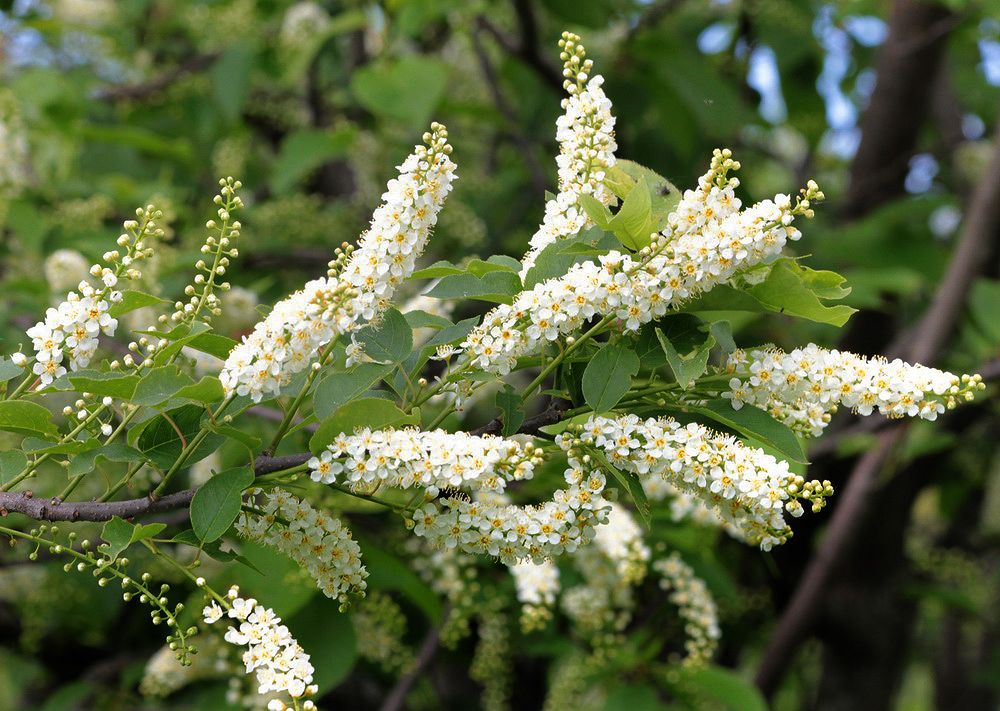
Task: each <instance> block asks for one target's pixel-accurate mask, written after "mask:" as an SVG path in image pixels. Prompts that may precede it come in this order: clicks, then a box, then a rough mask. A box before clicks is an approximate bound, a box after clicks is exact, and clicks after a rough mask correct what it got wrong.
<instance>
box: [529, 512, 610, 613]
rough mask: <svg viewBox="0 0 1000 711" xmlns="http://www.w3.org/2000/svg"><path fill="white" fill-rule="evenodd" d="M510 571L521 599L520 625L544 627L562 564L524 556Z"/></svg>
mask: <svg viewBox="0 0 1000 711" xmlns="http://www.w3.org/2000/svg"><path fill="white" fill-rule="evenodd" d="M601 528H603V526H602V527H601ZM598 530H600V529H598ZM510 574H511V575H513V576H514V587H515V588H516V590H517V600H518V602H520V603H521V628H522V629H523V630H524V631H525V632H530V631H532V630H536V629H540V628H542V627H543V626H544V625H545V623H546V622H548V620H549V619H550V618H551V617H552V606H553V605H555V603H556V595H558V594H559V568H557V567H556V564H555V563H553V562H552V561H551V560H545V561H541V562H539V563H536V562H534V561H532V560H522V561H519V562H518V563H515V564H514V565H512V566H510Z"/></svg>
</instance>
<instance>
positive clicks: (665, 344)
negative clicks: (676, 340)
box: [656, 328, 715, 390]
mask: <svg viewBox="0 0 1000 711" xmlns="http://www.w3.org/2000/svg"><path fill="white" fill-rule="evenodd" d="M656 337H657V339H659V341H660V346H661V347H662V348H663V353H664V355H665V356H666V357H667V364H668V365H669V366H670V371H671V372H672V373H673V374H674V379H675V380H676V381H677V384H678V385H680V386H681V389H682V390H687V389H689V388H690V387H691V385H692V384H694V382H695V381H696V380H697V379H698V378H700V377H701V376H702V375H703V374H704V372H705V369H706V368H708V355H709V353H710V352H711V350H712V347H713V346H714V345H715V338H713V337H712V336H711V335H709V336H708V337H707V338H705V340H704V342H703V343H702V344H701V345H700V346H697V347H696V348H694V349H693V350H691V351H688V352H687V353H685V354H680V353H678V352H677V350H676V349H675V348H674V346H673V344H672V343H671V342H670V339H669V338H667V337H666V335H664V333H663V331H662V330H660V329H659V328H658V329H656Z"/></svg>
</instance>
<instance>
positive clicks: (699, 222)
mask: <svg viewBox="0 0 1000 711" xmlns="http://www.w3.org/2000/svg"><path fill="white" fill-rule="evenodd" d="M738 168H739V163H737V162H736V161H734V160H732V158H731V154H730V152H729V151H728V150H726V151H719V150H717V151H716V152H715V154H714V156H713V159H712V165H711V168H710V170H709V171H708V172H707V173H706V174H705V175H704V176H702V177H701V179H700V180H699V184H698V189H697V190H688V191H686V192H685V193H684V196H683V198H682V199H681V201H680V204H679V205H678V206H677V208H676V209H675V210H674V211H673V213H671V215H670V216H669V219H668V225H667V227H666V228H665V229H664V230H663V231H662V232H661V233H659V234H657V235H654V240H653V242H652V243H651V244H650V245H649V246H648V247H646V248H644V249H643V250H642V251H641V252H640V253H639V254H638V255H635V256H632V255H628V254H623V253H621V252H618V251H611V252H609V253H608V254H606V255H603V256H601V257H600V258H599V263H597V264H595V263H593V262H583V263H581V264H577V265H575V266H573V267H572V268H571V269H570V270H569V271H568V272H567V273H566V274H565V275H564V276H562V277H557V278H554V279H549V280H547V281H544V282H542V283H540V284H537V285H536V286H535V287H534V288H532V289H530V290H528V291H524V292H521V294H519V295H518V296H517V297H516V298H515V300H514V302H513V303H512V304H509V305H507V304H504V305H501V306H498V307H497V308H495V309H494V310H493V311H491V312H490V313H488V314H487V315H486V317H485V318H484V319H483V323H482V324H481V325H480V326H479V327H477V328H476V329H474V330H473V331H472V332H471V333H470V334H469V336H468V337H467V338H466V340H465V342H464V343H463V344H462V347H463V348H464V349H465V354H464V358H465V359H467V361H469V362H471V364H472V365H473V366H474V367H477V368H480V369H482V370H486V371H489V372H492V373H497V374H500V375H505V374H507V373H509V372H510V371H511V370H512V369H513V368H514V366H515V364H516V362H517V359H518V358H519V357H521V356H527V355H532V354H534V353H535V352H536V351H537V350H538V348H539V347H540V346H541V345H542V344H545V343H547V342H551V341H555V340H557V339H559V338H560V336H565V335H568V334H569V333H571V332H572V331H575V330H577V329H579V328H580V327H581V326H583V325H584V323H585V322H586V321H587V320H589V319H590V318H592V317H595V316H602V317H603V316H614V317H616V318H618V319H620V320H621V321H622V322H623V324H624V327H625V329H626V330H630V331H636V330H638V329H639V327H640V326H642V325H643V324H645V323H649V322H650V321H652V320H654V319H656V318H659V317H661V316H663V315H665V314H666V312H667V309H668V308H669V307H671V306H674V305H677V304H680V303H682V302H684V301H686V300H688V299H691V298H694V297H696V296H698V295H699V294H702V293H704V292H706V291H709V290H710V289H712V287H714V286H716V285H718V284H723V283H726V282H728V281H730V280H731V279H733V278H734V277H735V276H736V275H737V274H738V273H739V272H741V271H745V270H747V269H749V268H751V267H754V266H756V265H759V264H761V263H764V262H765V261H767V260H768V259H771V258H773V257H775V256H777V255H778V254H779V253H780V252H781V249H782V248H783V247H784V245H785V243H786V242H787V241H788V240H797V239H799V237H800V236H801V233H800V232H799V231H798V230H797V229H796V228H795V227H793V226H792V222H793V220H794V218H795V217H796V216H798V215H803V216H807V217H808V216H811V214H812V210H811V208H810V202H811V201H812V200H817V199H821V198H822V196H823V194H822V193H821V192H820V191H819V189H818V188H817V187H816V184H815V183H813V182H812V181H810V182H809V186H808V188H807V189H804V190H803V191H802V194H801V195H800V196H799V198H798V199H797V200H796V201H795V202H794V203H793V201H792V199H791V197H789V196H788V195H778V196H777V197H775V199H774V200H765V201H763V202H760V203H757V204H756V205H753V206H752V207H749V208H747V209H745V210H742V211H741V210H740V201H739V199H738V198H736V197H735V196H734V193H733V191H734V189H735V187H736V186H737V185H738V180H737V179H736V178H735V177H730V176H729V172H730V171H731V170H735V169H738Z"/></svg>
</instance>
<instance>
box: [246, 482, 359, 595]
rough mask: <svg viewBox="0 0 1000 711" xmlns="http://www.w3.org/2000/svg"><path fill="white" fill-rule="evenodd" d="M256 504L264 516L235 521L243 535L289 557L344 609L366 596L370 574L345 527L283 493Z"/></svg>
mask: <svg viewBox="0 0 1000 711" xmlns="http://www.w3.org/2000/svg"><path fill="white" fill-rule="evenodd" d="M255 501H256V504H257V509H258V510H259V511H260V514H249V513H248V514H243V515H241V516H240V518H239V519H238V520H237V522H236V528H237V530H238V531H239V532H240V534H241V535H243V536H246V537H247V538H251V539H253V540H257V541H260V542H262V543H264V544H265V545H269V546H272V547H274V548H276V549H277V550H279V551H281V552H282V553H284V554H285V555H287V556H288V557H289V558H291V559H292V560H294V561H295V562H296V563H298V564H299V565H300V566H302V567H303V568H304V569H305V570H306V571H308V572H309V574H310V575H312V577H313V578H315V580H316V584H317V586H318V587H319V589H320V590H321V591H322V592H323V594H324V595H326V596H327V597H329V598H332V599H334V600H339V601H340V602H341V604H345V603H346V602H347V600H348V596H349V595H350V594H352V593H363V592H364V591H365V589H366V588H367V587H368V585H367V583H366V582H365V578H367V577H368V570H367V569H366V568H365V566H364V565H362V563H361V547H360V546H358V543H357V541H355V540H354V539H353V538H352V537H351V532H350V531H349V530H348V529H347V527H346V526H344V524H343V523H341V522H340V521H339V520H338V519H336V518H334V517H333V516H331V515H329V514H327V513H325V512H323V511H318V510H316V509H314V508H313V507H312V506H310V505H309V504H308V503H306V502H305V501H302V500H301V499H299V498H297V497H295V496H292V495H291V494H289V493H288V492H287V491H284V490H283V489H274V490H273V491H271V492H268V493H257V495H256V497H255Z"/></svg>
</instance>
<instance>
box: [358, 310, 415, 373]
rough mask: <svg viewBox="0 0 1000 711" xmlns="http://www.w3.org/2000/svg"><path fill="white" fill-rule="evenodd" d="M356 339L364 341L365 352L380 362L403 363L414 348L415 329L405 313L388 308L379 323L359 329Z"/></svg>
mask: <svg viewBox="0 0 1000 711" xmlns="http://www.w3.org/2000/svg"><path fill="white" fill-rule="evenodd" d="M355 340H356V341H358V342H359V343H363V344H364V346H365V353H366V354H367V355H368V356H369V357H370V358H371V359H372V360H376V361H378V362H380V363H402V362H403V361H404V360H406V356H408V355H410V351H412V350H413V329H411V328H410V325H409V324H408V323H407V322H406V319H405V318H404V317H403V314H401V313H399V311H397V310H396V309H392V308H390V309H387V310H386V312H385V313H384V314H383V316H382V318H381V319H380V320H379V322H378V323H377V324H369V325H368V326H365V327H364V328H363V329H361V330H360V331H358V334H357V336H356V337H355Z"/></svg>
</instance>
